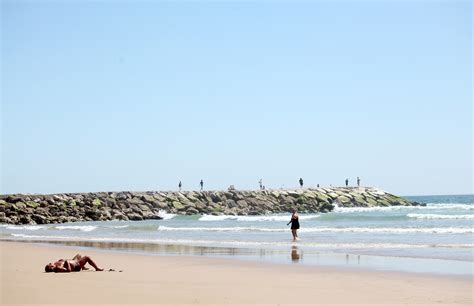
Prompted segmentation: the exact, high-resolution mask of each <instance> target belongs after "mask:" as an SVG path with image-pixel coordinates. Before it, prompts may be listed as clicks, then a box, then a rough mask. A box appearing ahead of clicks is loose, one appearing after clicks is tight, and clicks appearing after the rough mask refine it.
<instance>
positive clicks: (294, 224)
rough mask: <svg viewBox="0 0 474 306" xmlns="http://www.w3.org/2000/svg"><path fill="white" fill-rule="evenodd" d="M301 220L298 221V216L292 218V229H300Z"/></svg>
mask: <svg viewBox="0 0 474 306" xmlns="http://www.w3.org/2000/svg"><path fill="white" fill-rule="evenodd" d="M299 228H300V222H299V221H298V217H296V218H294V219H291V229H299Z"/></svg>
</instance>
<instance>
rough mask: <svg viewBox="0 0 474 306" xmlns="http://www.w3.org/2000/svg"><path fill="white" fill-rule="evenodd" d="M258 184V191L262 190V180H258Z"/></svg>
mask: <svg viewBox="0 0 474 306" xmlns="http://www.w3.org/2000/svg"><path fill="white" fill-rule="evenodd" d="M258 184H259V185H260V190H263V181H262V179H260V180H259V181H258Z"/></svg>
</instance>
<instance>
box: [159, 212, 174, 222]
mask: <svg viewBox="0 0 474 306" xmlns="http://www.w3.org/2000/svg"><path fill="white" fill-rule="evenodd" d="M158 216H160V217H161V218H163V220H168V219H172V218H174V217H175V216H176V214H169V213H167V212H166V211H164V210H160V211H159V212H158Z"/></svg>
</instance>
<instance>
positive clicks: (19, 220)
mask: <svg viewBox="0 0 474 306" xmlns="http://www.w3.org/2000/svg"><path fill="white" fill-rule="evenodd" d="M336 205H338V206H341V207H370V206H392V205H405V206H411V205H422V204H419V203H416V202H410V201H408V200H406V199H403V198H401V197H398V196H395V195H393V194H390V193H386V192H384V191H381V190H379V189H376V188H342V187H340V188H316V189H311V188H309V189H298V190H262V191H238V190H232V191H200V192H197V191H184V192H155V191H150V192H98V193H66V194H51V195H30V194H26V195H24V194H14V195H1V196H0V223H9V224H46V223H65V222H76V221H97V220H100V221H105V220H146V219H161V215H162V213H163V212H167V213H175V214H183V215H195V214H212V215H263V214H270V213H283V212H290V211H291V208H293V207H296V208H297V209H298V211H299V212H301V213H316V212H322V213H325V212H330V211H331V210H333V209H334V207H335V206H336Z"/></svg>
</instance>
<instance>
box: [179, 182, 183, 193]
mask: <svg viewBox="0 0 474 306" xmlns="http://www.w3.org/2000/svg"><path fill="white" fill-rule="evenodd" d="M181 186H183V185H182V184H181V181H179V184H178V188H179V191H181Z"/></svg>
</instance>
